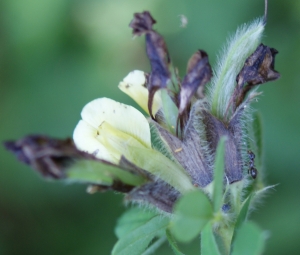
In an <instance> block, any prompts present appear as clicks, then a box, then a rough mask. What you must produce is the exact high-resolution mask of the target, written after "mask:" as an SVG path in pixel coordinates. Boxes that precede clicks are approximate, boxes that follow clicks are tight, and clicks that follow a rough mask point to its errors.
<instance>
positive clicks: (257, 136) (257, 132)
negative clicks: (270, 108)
mask: <svg viewBox="0 0 300 255" xmlns="http://www.w3.org/2000/svg"><path fill="white" fill-rule="evenodd" d="M253 135H254V142H255V146H256V161H257V163H258V164H259V165H261V164H262V152H263V149H262V147H263V145H262V117H261V114H260V113H259V112H255V113H254V114H253Z"/></svg>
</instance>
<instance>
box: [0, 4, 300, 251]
mask: <svg viewBox="0 0 300 255" xmlns="http://www.w3.org/2000/svg"><path fill="white" fill-rule="evenodd" d="M263 9H264V3H263V0H247V1H246V0H227V1H224V0H210V1H208V0H189V1H183V0H22V1H20V0H0V86H1V87H0V118H1V121H0V141H4V140H8V139H17V138H20V137H22V136H24V135H27V134H34V133H41V134H48V135H51V136H54V137H59V138H64V137H67V136H71V135H72V132H73V128H74V127H75V125H76V123H77V122H78V120H79V118H80V111H81V109H82V107H83V106H84V105H85V104H86V103H87V102H89V101H91V100H92V99H95V98H98V97H110V98H113V99H115V100H118V101H121V102H123V103H127V104H132V105H134V106H136V105H135V103H134V102H133V101H132V100H131V99H130V98H129V97H127V96H126V95H125V94H122V92H121V91H119V90H118V88H117V85H118V83H119V81H121V80H122V79H123V77H125V76H126V75H127V73H129V72H130V71H132V70H134V69H140V70H145V71H149V63H148V61H147V58H146V54H145V46H144V38H136V39H135V40H132V35H131V29H130V28H129V27H128V24H129V22H130V20H131V19H132V17H133V13H134V12H140V11H143V10H149V11H151V13H152V14H153V16H154V18H155V19H156V20H157V21H158V24H156V26H155V28H156V29H157V30H158V31H159V32H160V33H161V34H163V35H164V37H165V39H166V42H167V44H168V47H169V51H170V53H171V56H172V59H173V62H174V63H175V64H176V65H177V66H178V67H179V68H180V70H181V75H183V74H184V71H185V67H186V62H187V60H188V59H189V57H190V56H191V55H192V54H193V53H194V52H195V51H196V50H197V49H198V48H200V49H204V50H206V51H207V52H208V54H209V57H210V62H211V63H212V64H214V63H215V62H216V54H217V53H218V52H219V51H220V49H221V47H222V46H223V45H224V43H225V40H226V38H227V36H228V35H230V34H232V33H233V32H234V31H235V29H236V28H237V26H238V25H240V24H242V23H245V22H248V21H251V20H252V19H254V18H256V17H258V16H261V15H262V13H263ZM181 14H183V15H185V16H186V17H187V18H188V20H189V23H188V25H187V27H186V28H181V27H180V17H179V15H181ZM263 42H264V43H265V44H267V45H268V46H271V47H274V48H276V49H277V50H278V51H279V54H278V56H277V59H276V69H277V70H278V71H280V73H281V75H282V77H281V79H280V80H278V81H276V82H273V83H269V84H267V85H263V86H262V87H261V90H263V91H264V94H263V95H262V96H261V97H260V100H259V102H258V103H256V104H254V105H253V106H254V107H255V108H256V109H259V110H260V111H261V113H262V115H263V119H264V130H263V131H264V145H265V146H264V151H265V169H266V176H267V181H268V183H269V184H279V185H278V186H277V187H276V188H275V189H274V191H273V192H271V194H269V195H268V196H266V198H265V199H264V202H263V203H262V204H259V205H258V206H257V209H259V210H257V211H255V212H254V213H253V215H252V218H253V219H254V220H255V221H257V222H258V223H259V224H260V226H261V227H262V228H263V229H266V230H268V233H269V236H270V238H269V239H268V242H267V250H266V253H265V254H272V255H274V254H300V242H299V236H300V198H299V194H300V185H299V181H300V169H299V163H300V161H299V160H300V155H299V145H300V144H299V142H300V136H299V131H300V121H299V110H300V100H299V94H300V71H299V68H300V64H299V58H300V1H295V0H285V1H281V0H273V1H270V6H269V19H268V24H267V27H266V31H265V37H264V38H263ZM85 188H86V187H85V186H83V185H66V184H64V183H56V182H47V181H44V180H43V179H42V178H40V176H38V175H37V174H36V173H35V172H33V171H32V170H31V169H29V168H28V167H27V166H25V165H22V164H20V163H19V162H17V161H16V160H15V158H14V157H13V156H12V155H11V154H10V153H8V152H6V151H5V150H4V148H3V147H2V146H0V254H5V255H6V254H9V255H13V254H14V255H19V254H44V255H48V254H49V255H50V254H64V255H69V254H72V255H73V254H74V255H76V254H88V255H90V254H91V255H93V254H104V255H105V254H110V250H111V248H112V246H113V244H114V243H115V241H116V238H115V236H114V232H113V229H114V225H115V223H116V219H117V217H118V216H119V215H120V214H121V213H122V212H123V211H124V208H125V207H124V206H123V204H122V196H121V195H116V194H113V193H106V194H100V193H98V194H95V195H88V194H87V193H85ZM198 245H199V244H198V241H197V242H195V243H193V244H190V245H185V246H184V249H185V251H189V252H187V254H199V253H198V252H197V251H198V248H199V246H198ZM157 254H166V255H168V254H172V253H171V251H170V250H169V248H168V247H167V245H165V246H164V247H163V248H162V249H161V250H160V251H158V252H157Z"/></svg>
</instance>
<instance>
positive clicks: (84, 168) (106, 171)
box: [66, 160, 146, 186]
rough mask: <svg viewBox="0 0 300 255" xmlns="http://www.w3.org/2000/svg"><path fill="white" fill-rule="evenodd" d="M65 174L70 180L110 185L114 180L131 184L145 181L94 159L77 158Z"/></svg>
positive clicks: (135, 184) (139, 183)
mask: <svg viewBox="0 0 300 255" xmlns="http://www.w3.org/2000/svg"><path fill="white" fill-rule="evenodd" d="M66 175H67V178H68V179H69V180H70V181H76V182H89V183H92V184H101V185H107V186H109V185H111V184H112V183H113V181H114V180H118V181H121V182H123V183H126V184H129V185H133V186H138V185H141V184H143V183H145V182H146V180H145V179H144V178H143V177H141V176H137V175H134V174H132V173H129V172H127V171H126V170H123V169H120V168H118V167H116V166H112V165H109V164H105V163H102V162H100V161H95V160H78V161H77V162H75V163H74V164H72V166H71V167H70V168H68V170H67V172H66Z"/></svg>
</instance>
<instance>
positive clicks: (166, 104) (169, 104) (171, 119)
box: [161, 89, 178, 134]
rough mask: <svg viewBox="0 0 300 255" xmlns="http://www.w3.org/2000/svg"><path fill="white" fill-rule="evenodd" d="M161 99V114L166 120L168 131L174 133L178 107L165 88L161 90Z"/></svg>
mask: <svg viewBox="0 0 300 255" xmlns="http://www.w3.org/2000/svg"><path fill="white" fill-rule="evenodd" d="M161 100H162V107H163V109H162V110H163V114H164V117H165V120H166V124H167V126H168V129H169V131H170V132H171V133H172V134H175V133H176V124H177V116H178V108H177V106H176V105H175V103H174V102H173V100H172V99H171V97H170V96H169V94H168V91H167V90H166V89H162V90H161Z"/></svg>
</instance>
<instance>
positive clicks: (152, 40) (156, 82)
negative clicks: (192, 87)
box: [129, 11, 170, 119]
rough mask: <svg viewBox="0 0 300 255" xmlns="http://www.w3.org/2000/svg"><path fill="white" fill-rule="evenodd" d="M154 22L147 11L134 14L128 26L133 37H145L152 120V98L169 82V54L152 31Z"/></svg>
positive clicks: (149, 103) (160, 39)
mask: <svg viewBox="0 0 300 255" xmlns="http://www.w3.org/2000/svg"><path fill="white" fill-rule="evenodd" d="M155 23H156V21H155V20H154V19H153V18H152V16H151V14H150V13H149V12H148V11H145V12H143V13H135V14H134V19H133V20H132V21H131V22H130V24H129V26H130V27H131V28H133V34H134V35H138V36H140V35H143V34H145V36H146V51H147V55H148V58H149V60H150V64H151V73H150V77H149V81H148V86H147V88H148V90H149V99H148V110H149V113H150V116H151V117H152V118H153V119H154V116H153V114H152V104H153V98H154V95H155V93H156V91H157V90H159V89H162V88H166V87H167V83H168V81H169V80H170V71H169V63H170V58H169V53H168V50H167V46H166V43H165V41H164V39H163V37H162V36H161V35H160V34H158V33H157V32H156V31H155V30H153V28H152V25H153V24H155Z"/></svg>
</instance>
